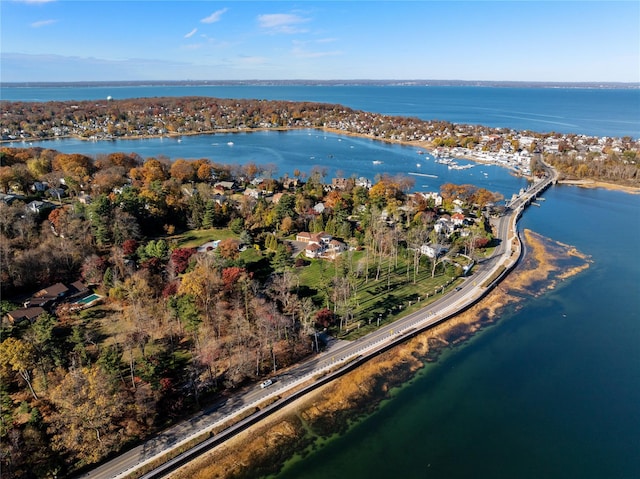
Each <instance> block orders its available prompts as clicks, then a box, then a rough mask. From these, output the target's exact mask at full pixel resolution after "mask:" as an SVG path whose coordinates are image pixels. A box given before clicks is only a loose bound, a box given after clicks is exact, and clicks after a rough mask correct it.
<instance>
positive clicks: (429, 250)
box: [420, 244, 449, 259]
mask: <svg viewBox="0 0 640 479" xmlns="http://www.w3.org/2000/svg"><path fill="white" fill-rule="evenodd" d="M447 251H449V250H448V248H447V247H446V246H443V245H441V244H423V245H422V246H421V247H420V253H421V254H423V255H426V256H428V257H429V258H432V259H433V258H438V257H439V256H442V255H443V254H445V253H446V252H447Z"/></svg>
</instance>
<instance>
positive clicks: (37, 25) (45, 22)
mask: <svg viewBox="0 0 640 479" xmlns="http://www.w3.org/2000/svg"><path fill="white" fill-rule="evenodd" d="M57 22H58V20H53V19H49V20H40V21H38V22H33V23H32V24H31V27H32V28H40V27H46V26H47V25H53V24H54V23H57Z"/></svg>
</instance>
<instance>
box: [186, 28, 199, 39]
mask: <svg viewBox="0 0 640 479" xmlns="http://www.w3.org/2000/svg"><path fill="white" fill-rule="evenodd" d="M197 31H198V29H197V28H194V29H193V30H191V31H190V32H189V33H187V34H186V35H185V36H184V38H191V37H192V36H194V35H195V34H196V32H197Z"/></svg>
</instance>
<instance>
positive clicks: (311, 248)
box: [304, 243, 324, 258]
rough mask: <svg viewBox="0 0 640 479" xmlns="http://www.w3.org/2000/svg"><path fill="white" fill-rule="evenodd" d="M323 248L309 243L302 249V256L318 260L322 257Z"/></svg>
mask: <svg viewBox="0 0 640 479" xmlns="http://www.w3.org/2000/svg"><path fill="white" fill-rule="evenodd" d="M323 251H324V248H323V247H322V246H320V245H319V244H317V243H310V244H308V245H307V246H306V247H305V248H304V255H305V256H306V257H307V258H318V257H319V256H320V255H322V252H323Z"/></svg>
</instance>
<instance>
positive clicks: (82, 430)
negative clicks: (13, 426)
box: [49, 365, 129, 464]
mask: <svg viewBox="0 0 640 479" xmlns="http://www.w3.org/2000/svg"><path fill="white" fill-rule="evenodd" d="M49 399H50V401H51V403H52V404H53V406H54V407H55V410H54V411H53V412H52V414H51V416H50V426H49V432H50V434H51V442H52V444H51V445H52V447H53V448H54V449H55V450H58V451H62V452H65V453H66V454H68V455H69V456H70V457H71V458H73V460H74V461H77V462H79V463H85V464H86V463H93V462H97V461H99V460H100V459H102V458H103V457H105V456H106V455H107V454H108V453H110V452H112V451H115V450H117V449H118V448H119V447H120V446H121V445H122V444H123V443H124V442H126V441H127V440H128V439H129V433H128V429H127V428H126V427H125V424H124V423H123V420H124V419H125V417H126V414H127V413H128V412H129V406H128V405H127V404H128V400H127V399H126V396H125V395H124V394H123V391H122V390H121V389H120V388H119V387H118V385H117V383H116V382H115V381H114V380H113V379H112V378H111V377H109V376H108V375H107V374H105V373H104V372H103V370H102V369H101V368H100V367H99V366H97V365H94V366H91V367H87V368H81V369H72V370H71V371H70V372H69V373H68V374H66V375H65V376H64V378H63V379H62V381H61V382H60V384H58V385H57V387H55V388H54V389H53V390H52V391H51V394H50V398H49Z"/></svg>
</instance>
